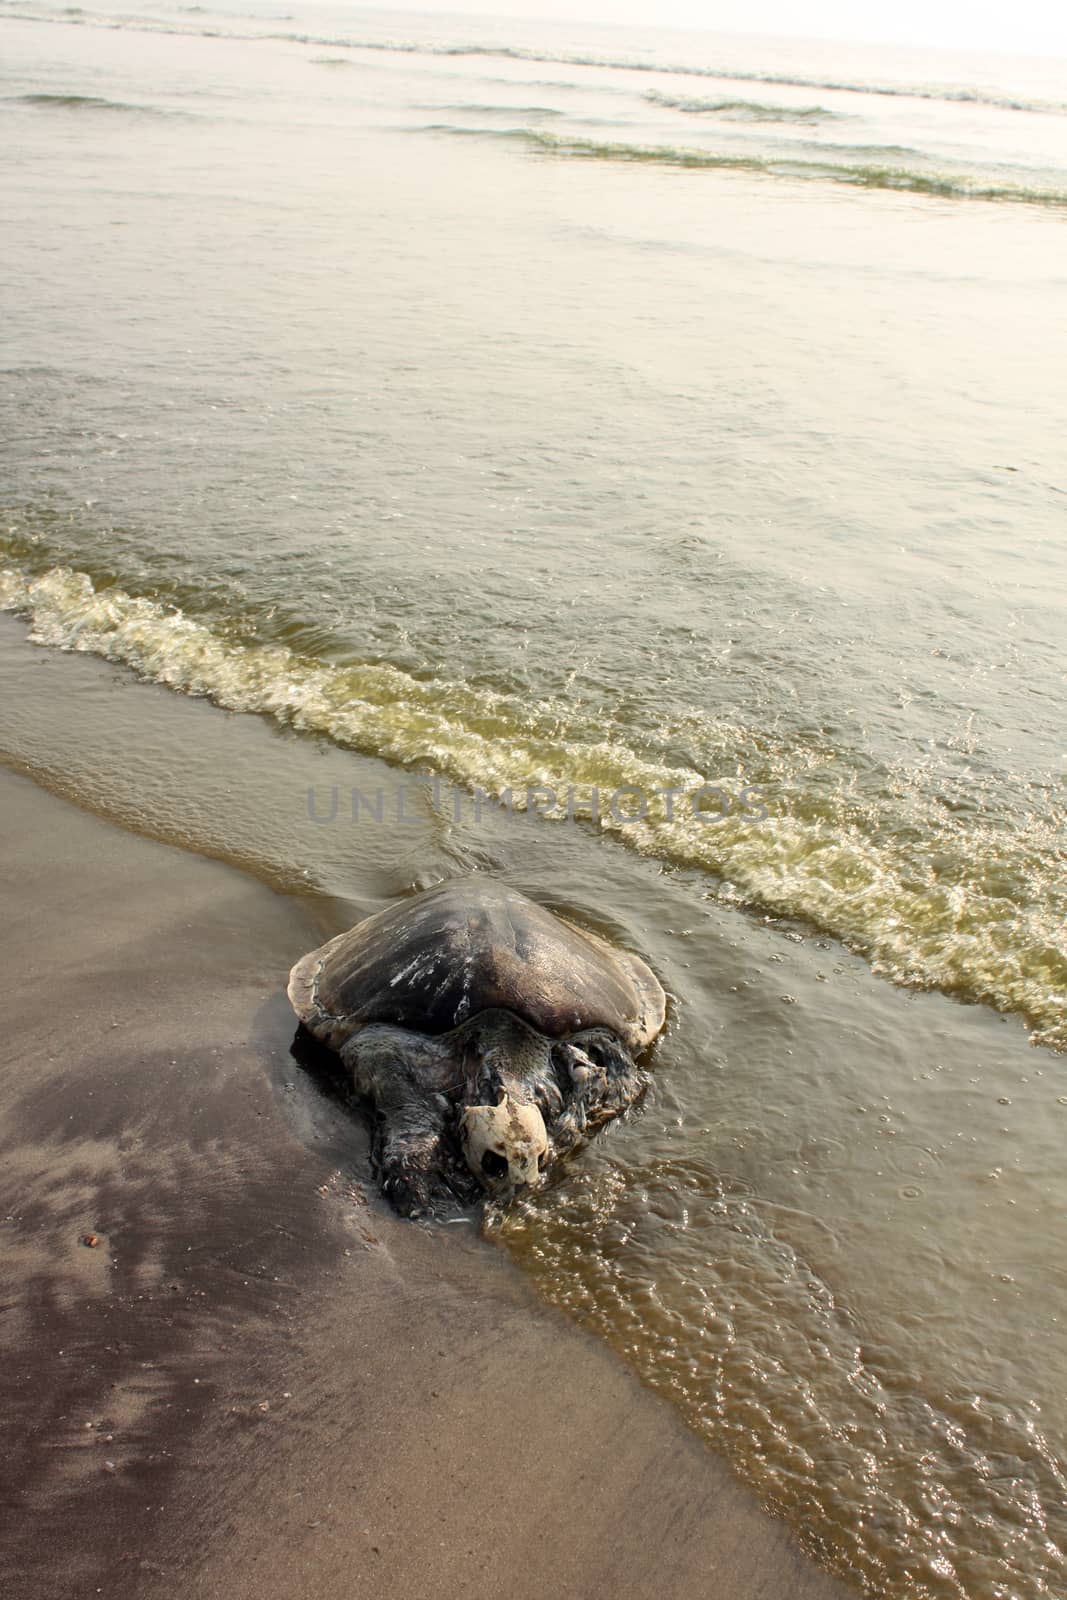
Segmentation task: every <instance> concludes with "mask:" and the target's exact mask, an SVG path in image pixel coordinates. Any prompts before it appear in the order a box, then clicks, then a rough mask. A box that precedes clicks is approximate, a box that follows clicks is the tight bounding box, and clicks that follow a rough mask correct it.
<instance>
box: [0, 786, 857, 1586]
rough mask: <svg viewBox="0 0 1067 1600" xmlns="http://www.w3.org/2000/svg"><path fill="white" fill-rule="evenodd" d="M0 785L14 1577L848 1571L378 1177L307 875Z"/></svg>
mask: <svg viewBox="0 0 1067 1600" xmlns="http://www.w3.org/2000/svg"><path fill="white" fill-rule="evenodd" d="M0 815H2V835H3V854H4V863H5V865H4V882H5V899H4V906H5V915H4V918H3V924H2V930H0V942H2V963H0V971H2V973H3V990H4V1023H5V1026H4V1032H3V1038H2V1044H0V1051H2V1057H3V1068H2V1075H0V1144H2V1159H0V1174H2V1177H0V1184H2V1191H3V1192H2V1194H0V1229H2V1244H3V1258H4V1262H5V1271H4V1292H3V1296H2V1301H3V1314H2V1316H0V1340H2V1360H0V1413H2V1418H3V1423H2V1427H3V1433H4V1441H3V1450H2V1455H0V1460H2V1463H3V1465H2V1467H0V1474H2V1483H0V1507H2V1521H3V1523H4V1524H5V1526H6V1529H7V1534H6V1554H5V1557H4V1567H5V1571H4V1583H3V1587H4V1592H5V1593H6V1595H7V1596H8V1597H9V1600H30V1597H33V1600H43V1597H46V1596H52V1595H59V1594H62V1595H64V1596H70V1597H81V1596H83V1595H85V1596H92V1595H96V1594H105V1595H108V1596H110V1597H120V1600H121V1597H123V1596H127V1595H137V1596H149V1597H151V1596H155V1595H157V1594H158V1595H164V1594H167V1595H173V1594H175V1593H181V1594H182V1595H185V1596H196V1597H205V1600H208V1597H212V1600H213V1597H215V1596H219V1597H222V1596H226V1597H227V1600H241V1597H243V1596H245V1595H253V1594H254V1595H255V1596H256V1597H257V1600H273V1597H275V1596H277V1597H279V1600H281V1597H282V1596H284V1597H285V1600H291V1597H292V1596H293V1595H294V1594H303V1595H314V1596H315V1597H316V1600H333V1597H334V1596H337V1597H341V1596H345V1597H346V1600H347V1597H349V1596H351V1595H353V1594H363V1593H366V1594H369V1595H374V1596H376V1597H387V1596H392V1595H396V1596H401V1595H403V1596H406V1597H413V1596H414V1597H418V1596H429V1595H436V1594H438V1593H443V1594H448V1593H451V1592H455V1591H457V1590H462V1591H464V1592H467V1593H473V1594H476V1595H477V1594H483V1593H485V1594H488V1593H489V1592H499V1591H501V1590H506V1591H507V1592H509V1593H510V1594H511V1595H513V1596H517V1597H524V1596H527V1595H529V1596H533V1595H535V1594H536V1595H543V1594H545V1593H551V1594H554V1595H573V1596H586V1595H591V1594H593V1593H611V1594H615V1595H624V1596H635V1597H637V1596H646V1595H647V1596H650V1597H651V1596H653V1595H655V1596H657V1597H659V1596H662V1595H672V1596H685V1595H688V1594H690V1593H692V1594H694V1595H696V1594H700V1595H701V1596H704V1595H707V1594H716V1595H723V1596H727V1595H728V1596H730V1600H749V1597H752V1600H755V1597H756V1596H768V1597H770V1596H774V1597H776V1600H777V1597H780V1596H783V1595H789V1596H790V1600H824V1597H825V1600H830V1597H833V1596H844V1595H845V1594H846V1593H847V1592H848V1591H846V1589H845V1588H843V1587H842V1586H841V1585H840V1584H838V1583H837V1582H836V1581H835V1580H833V1579H831V1578H829V1577H827V1576H826V1575H825V1574H823V1573H822V1572H821V1571H819V1570H818V1569H817V1568H816V1567H815V1566H813V1565H812V1564H811V1562H810V1561H809V1560H808V1558H807V1557H806V1556H805V1555H804V1554H803V1553H802V1552H801V1551H800V1550H799V1548H798V1547H797V1546H796V1544H795V1543H794V1541H793V1539H792V1538H791V1536H790V1534H789V1533H788V1531H787V1530H786V1528H785V1527H784V1525H782V1524H781V1523H779V1522H777V1521H776V1520H775V1519H774V1518H772V1517H770V1516H768V1515H767V1514H766V1513H765V1512H764V1511H762V1510H761V1509H760V1508H759V1507H758V1506H757V1504H756V1502H755V1501H754V1499H753V1498H752V1496H751V1495H750V1494H749V1492H748V1491H747V1490H745V1489H744V1488H743V1487H741V1486H740V1485H739V1484H738V1483H737V1482H736V1481H735V1480H734V1479H733V1478H732V1477H731V1475H730V1472H729V1470H728V1468H727V1467H726V1466H725V1465H724V1464H723V1463H722V1462H721V1461H720V1460H719V1459H718V1458H717V1457H715V1456H714V1455H712V1454H711V1453H710V1452H709V1451H708V1450H707V1449H706V1448H705V1447H704V1446H703V1445H702V1444H700V1443H699V1442H698V1441H697V1440H696V1439H695V1437H693V1436H692V1435H691V1434H689V1433H688V1432H687V1430H686V1429H685V1427H684V1425H683V1424H682V1423H681V1421H680V1420H679V1419H678V1418H677V1417H676V1415H675V1414H674V1412H673V1411H672V1410H671V1408H670V1407H669V1406H668V1405H666V1404H665V1403H663V1402H662V1401H660V1400H659V1399H657V1398H656V1397H655V1396H653V1395H652V1394H650V1393H649V1392H648V1391H646V1390H644V1389H643V1388H642V1387H641V1386H640V1384H639V1383H638V1381H637V1380H636V1379H635V1378H634V1377H633V1376H632V1374H630V1373H629V1372H628V1371H627V1370H626V1369H625V1368H624V1367H623V1366H622V1365H620V1364H619V1363H618V1362H617V1361H616V1360H615V1358H614V1357H612V1356H611V1355H610V1354H609V1353H608V1352H607V1351H606V1350H604V1349H603V1348H601V1347H600V1346H599V1345H598V1344H597V1343H596V1342H595V1341H594V1340H592V1339H591V1338H590V1337H588V1336H587V1335H586V1334H584V1333H583V1332H582V1331H581V1330H580V1329H578V1328H576V1327H574V1326H572V1325H571V1324H570V1323H569V1322H567V1321H566V1320H564V1319H563V1318H562V1317H561V1316H559V1315H558V1314H557V1313H555V1312H553V1311H551V1310H549V1309H547V1308H545V1307H543V1306H542V1305H541V1304H540V1303H539V1302H538V1301H537V1300H536V1299H535V1298H534V1297H533V1295H532V1293H531V1291H530V1290H529V1288H528V1287H527V1285H526V1283H525V1281H524V1279H523V1278H522V1277H521V1276H520V1275H519V1274H518V1273H517V1272H516V1271H515V1269H514V1268H513V1267H511V1266H510V1264H509V1263H508V1262H507V1261H506V1259H505V1258H504V1257H503V1256H502V1255H500V1254H499V1253H498V1252H497V1251H496V1250H495V1249H494V1248H493V1247H492V1246H491V1245H489V1244H486V1243H485V1242H484V1241H482V1240H481V1239H480V1238H479V1237H478V1236H477V1234H476V1233H475V1231H474V1230H473V1229H472V1228H470V1227H468V1226H466V1225H464V1224H459V1225H454V1226H449V1227H433V1228H430V1227H421V1226H418V1225H412V1224H408V1223H403V1222H401V1221H399V1220H398V1219H396V1218H394V1217H393V1216H392V1215H391V1214H390V1213H388V1212H387V1211H385V1210H384V1209H383V1208H382V1206H381V1204H380V1202H379V1201H378V1199H377V1197H376V1196H375V1194H374V1191H373V1188H365V1187H364V1185H365V1183H366V1180H367V1178H368V1171H367V1165H366V1141H365V1137H364V1135H363V1131H362V1129H361V1128H360V1127H359V1125H358V1124H356V1123H354V1122H353V1120H352V1118H351V1116H350V1115H349V1113H348V1112H347V1111H346V1110H345V1109H344V1108H343V1107H342V1106H340V1105H338V1104H336V1103H333V1102H330V1101H329V1100H327V1099H326V1098H324V1097H323V1096H321V1095H320V1094H319V1093H318V1092H311V1093H309V1092H308V1089H307V1086H306V1084H305V1083H304V1082H303V1081H302V1074H301V1070H300V1068H299V1067H298V1066H297V1065H296V1063H295V1062H294V1061H293V1059H292V1057H291V1056H290V1054H289V1045H290V1043H291V1040H292V1034H293V1024H292V1018H291V1016H290V1014H289V1011H288V1008H287V1006H286V1003H285V999H284V992H283V978H284V974H285V973H286V971H287V969H288V967H289V965H290V963H291V962H292V960H293V959H294V958H295V957H296V956H297V955H298V954H299V953H300V952H301V951H303V950H304V949H306V948H308V947H309V945H310V944H312V943H314V942H317V940H318V939H319V938H320V937H321V934H322V928H321V926H320V925H319V922H318V920H317V919H316V916H315V907H314V905H313V903H312V902H310V901H301V900H295V899H290V898H286V897H284V896H281V895H278V894H276V893H274V892H273V891H272V890H270V889H269V888H267V887H266V886H264V885H262V884H260V883H258V882H257V881H256V880H254V879H252V878H250V877H246V876H245V875H243V874H241V873H239V872H237V871H236V870H234V869H232V868H229V867H226V866H223V865H221V864H219V863H217V862H213V861H209V860H206V859H204V858H202V857H199V856H196V855H192V854H188V853H185V852H182V851H178V850H174V849H171V848H169V847H167V846H165V845H161V844H157V843H154V842H150V841H147V840H144V839H141V838H138V837H136V836H134V835H130V834H127V833H124V832H123V831H121V830H119V829H117V828H114V827H112V826H111V825H109V824H107V823H105V822H102V821H100V820H98V819H97V818H95V817H93V816H91V815H89V814H87V813H84V812H82V811H80V810H78V809H77V808H76V807H74V806H72V805H70V804H68V803H67V802H65V801H63V800H61V799H58V798H56V797H55V796H53V795H51V794H49V793H46V792H44V791H42V790H41V789H39V788H37V787H36V786H35V785H34V784H32V783H31V782H29V781H28V780H27V779H25V778H22V777H19V776H16V775H14V774H12V773H9V772H6V771H2V770H0ZM87 1239H92V1240H94V1241H95V1242H94V1243H92V1244H89V1243H86V1242H85V1241H86V1240H87Z"/></svg>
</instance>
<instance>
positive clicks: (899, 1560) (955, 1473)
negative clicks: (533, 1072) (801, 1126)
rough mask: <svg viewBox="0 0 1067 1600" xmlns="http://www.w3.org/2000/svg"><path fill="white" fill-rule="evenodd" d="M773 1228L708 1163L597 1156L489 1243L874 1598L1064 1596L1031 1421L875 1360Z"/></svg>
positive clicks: (1053, 1493) (1059, 1509)
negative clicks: (628, 1161) (640, 1164)
mask: <svg viewBox="0 0 1067 1600" xmlns="http://www.w3.org/2000/svg"><path fill="white" fill-rule="evenodd" d="M762 1211H763V1208H762V1207H761V1205H760V1203H759V1202H758V1201H756V1200H754V1199H753V1198H751V1197H750V1196H748V1195H747V1194H743V1193H738V1192H732V1191H731V1189H730V1187H729V1186H727V1185H726V1184H724V1183H723V1182H721V1181H720V1180H719V1179H718V1178H716V1177H715V1176H714V1175H713V1174H712V1173H710V1172H709V1171H708V1170H706V1169H705V1168H703V1167H701V1166H700V1165H699V1164H698V1163H695V1162H692V1161H687V1160H677V1161H659V1162H657V1163H653V1164H652V1165H651V1166H649V1167H648V1168H637V1167H633V1168H629V1169H628V1168H627V1167H626V1166H624V1165H622V1164H621V1163H620V1162H619V1161H618V1159H617V1157H614V1158H612V1159H611V1160H609V1159H608V1157H607V1156H606V1154H605V1153H604V1152H603V1151H596V1152H590V1153H589V1155H588V1156H587V1158H586V1161H585V1162H584V1163H583V1170H578V1169H571V1171H570V1173H569V1174H568V1176H567V1178H566V1180H565V1181H564V1182H562V1183H560V1184H559V1185H557V1186H556V1187H554V1188H553V1189H551V1190H549V1191H543V1192H541V1193H539V1194H536V1195H533V1196H531V1197H529V1198H528V1199H526V1200H525V1201H524V1202H523V1203H522V1204H520V1205H518V1206H516V1207H514V1208H513V1209H512V1210H511V1211H510V1212H509V1213H508V1215H507V1216H506V1217H504V1218H502V1219H496V1220H495V1221H494V1223H493V1224H492V1228H493V1232H494V1233H495V1235H496V1237H498V1238H499V1240H500V1241H501V1242H502V1243H503V1245H504V1246H505V1247H506V1248H507V1250H508V1251H509V1253H510V1254H511V1255H512V1256H513V1257H514V1258H515V1260H516V1261H517V1262H518V1263H519V1264H520V1265H521V1266H522V1267H523V1268H524V1269H525V1270H526V1271H528V1272H530V1273H531V1274H532V1275H533V1277H534V1278H535V1280H536V1282H537V1285H538V1288H539V1291H540V1292H541V1293H542V1294H543V1295H544V1296H545V1298H546V1299H548V1300H550V1301H551V1302H553V1303H554V1304H555V1305H557V1306H559V1307H561V1308H563V1309H564V1310H566V1311H568V1312H570V1313H571V1314H572V1315H573V1316H575V1317H576V1318H577V1319H578V1320H579V1321H581V1322H582V1323H583V1324H584V1325H585V1326H586V1327H588V1328H590V1329H591V1330H593V1331H595V1332H596V1333H598V1334H599V1335H601V1336H602V1337H603V1338H605V1339H607V1341H608V1342H609V1343H610V1344H611V1345H612V1346H613V1347H614V1348H615V1349H616V1350H617V1352H618V1353H619V1354H620V1355H621V1356H622V1357H623V1358H624V1359H625V1360H626V1361H627V1362H628V1363H629V1364H630V1365H631V1366H632V1367H633V1368H634V1369H635V1370H636V1371H637V1372H638V1373H639V1374H640V1375H641V1377H642V1378H643V1379H644V1380H645V1381H646V1382H647V1383H649V1384H650V1385H651V1386H652V1387H653V1388H655V1389H658V1390H660V1391H661V1392H662V1393H663V1394H665V1395H667V1396H668V1397H669V1398H670V1399H671V1400H672V1401H674V1403H675V1404H676V1405H677V1406H678V1407H679V1408H680V1409H681V1411H682V1413H683V1414H684V1416H685V1417H686V1419H687V1421H688V1422H689V1424H690V1425H691V1426H692V1427H693V1428H694V1429H695V1430H696V1432H697V1433H699V1434H701V1435H703V1436H704V1437H705V1438H706V1439H707V1440H709V1441H710V1442H711V1443H712V1444H714V1445H715V1446H716V1447H718V1448H719V1449H721V1450H723V1451H724V1452H725V1453H726V1454H727V1455H728V1456H729V1458H730V1459H731V1461H732V1463H733V1465H734V1466H735V1468H736V1470H737V1471H738V1473H739V1474H740V1475H741V1476H742V1477H743V1478H745V1479H746V1480H747V1481H748V1482H749V1483H750V1484H751V1485H752V1486H753V1487H754V1489H755V1490H756V1491H757V1493H758V1494H759V1496H760V1497H761V1499H762V1500H763V1502H764V1503H765V1504H766V1505H767V1506H768V1507H769V1508H771V1509H772V1510H774V1511H775V1512H777V1513H779V1514H781V1515H783V1516H785V1517H786V1518H787V1519H788V1520H789V1521H790V1522H791V1523H792V1525H793V1526H794V1528H795V1529H796V1531H797V1533H798V1535H799V1536H800V1538H801V1540H802V1542H803V1543H804V1544H805V1545H806V1546H807V1548H808V1549H809V1550H810V1551H811V1553H812V1554H814V1555H815V1556H816V1557H818V1558H819V1559H820V1560H822V1561H823V1562H825V1563H826V1564H827V1565H828V1566H829V1567H831V1568H832V1569H833V1570H835V1571H837V1572H839V1573H841V1574H842V1575H844V1576H847V1577H849V1578H851V1579H853V1580H856V1579H857V1578H858V1579H859V1580H860V1581H861V1583H862V1585H863V1587H864V1589H865V1590H866V1592H867V1593H869V1594H871V1595H879V1596H892V1597H893V1600H977V1597H978V1596H982V1597H983V1600H1046V1597H1053V1596H1061V1595H1063V1593H1064V1592H1065V1589H1067V1558H1065V1554H1064V1552H1065V1550H1067V1510H1065V1505H1067V1476H1065V1474H1064V1471H1063V1468H1062V1467H1061V1465H1060V1463H1059V1462H1058V1461H1057V1460H1056V1457H1055V1456H1054V1454H1053V1452H1052V1451H1051V1450H1050V1448H1049V1446H1048V1445H1047V1443H1046V1441H1045V1439H1044V1438H1043V1436H1042V1434H1041V1431H1040V1428H1039V1426H1038V1420H1037V1416H1036V1413H1035V1414H1034V1415H1030V1414H1028V1412H1027V1410H1026V1408H1025V1407H1021V1408H1019V1409H1017V1410H1016V1409H1014V1408H1012V1407H1009V1406H1008V1405H1006V1404H1004V1403H1003V1402H1002V1401H1001V1400H999V1399H998V1398H996V1397H994V1396H991V1395H985V1394H982V1393H976V1392H973V1391H964V1390H962V1389H961V1390H959V1391H958V1392H955V1393H947V1392H941V1393H939V1392H937V1389H936V1386H935V1385H933V1384H932V1383H928V1382H927V1381H926V1380H925V1378H924V1374H923V1373H922V1372H919V1371H907V1370H904V1369H903V1368H902V1367H901V1366H900V1365H899V1364H898V1363H897V1362H896V1361H895V1359H894V1357H893V1356H892V1355H890V1354H889V1353H888V1352H887V1351H884V1350H882V1349H880V1348H879V1349H876V1348H873V1347H871V1346H869V1345H868V1344H866V1343H865V1342H864V1339H863V1337H862V1336H861V1333H860V1331H859V1329H858V1327H857V1326H856V1325H855V1323H854V1321H853V1319H852V1317H851V1316H850V1313H849V1311H848V1310H847V1309H846V1308H845V1307H842V1306H841V1305H839V1304H837V1303H836V1302H835V1298H834V1295H833V1294H832V1292H831V1291H830V1289H829V1288H828V1286H827V1284H826V1283H825V1282H824V1281H823V1279H822V1278H821V1277H820V1276H819V1273H818V1272H817V1271H816V1270H813V1268H812V1267H811V1265H809V1263H808V1262H806V1261H805V1260H804V1259H803V1258H802V1256H801V1255H800V1254H798V1253H797V1251H796V1250H795V1249H794V1248H793V1247H792V1246H791V1245H790V1244H788V1243H786V1242H785V1241H784V1240H783V1238H781V1237H779V1236H778V1234H777V1233H776V1231H775V1225H774V1217H773V1212H772V1215H771V1217H770V1218H768V1217H765V1216H764V1215H762V1214H761V1213H762Z"/></svg>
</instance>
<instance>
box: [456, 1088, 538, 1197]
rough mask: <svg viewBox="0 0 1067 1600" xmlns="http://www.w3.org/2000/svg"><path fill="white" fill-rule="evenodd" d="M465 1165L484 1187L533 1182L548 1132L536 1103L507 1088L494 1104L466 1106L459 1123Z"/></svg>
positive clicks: (501, 1187) (520, 1184) (499, 1187)
mask: <svg viewBox="0 0 1067 1600" xmlns="http://www.w3.org/2000/svg"><path fill="white" fill-rule="evenodd" d="M459 1139H460V1144H461V1145H462V1146H463V1154H464V1155H465V1156H466V1158H467V1165H468V1166H469V1167H470V1169H471V1171H472V1172H473V1173H474V1175H475V1177H476V1178H477V1179H478V1181H479V1182H480V1183H482V1184H483V1185H484V1186H485V1188H487V1189H503V1188H506V1187H508V1186H509V1185H510V1186H511V1187H513V1188H521V1187H522V1186H523V1185H524V1184H531V1183H536V1182H537V1179H538V1176H539V1174H540V1172H541V1170H542V1167H543V1166H544V1163H545V1161H546V1160H547V1158H548V1134H547V1133H546V1132H545V1122H544V1118H543V1117H542V1115H541V1113H540V1111H538V1109H537V1107H536V1106H531V1105H526V1104H525V1103H524V1102H523V1101H521V1100H513V1099H512V1097H511V1096H510V1095H509V1094H507V1093H506V1092H505V1093H504V1094H503V1095H502V1096H501V1099H500V1104H499V1105H496V1106H468V1107H467V1109H466V1110H465V1111H464V1113H463V1115H462V1117H461V1118H460V1123H459Z"/></svg>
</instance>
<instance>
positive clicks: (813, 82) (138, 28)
mask: <svg viewBox="0 0 1067 1600" xmlns="http://www.w3.org/2000/svg"><path fill="white" fill-rule="evenodd" d="M5 16H9V17H15V18H20V19H23V20H26V21H31V22H51V23H55V24H58V25H62V24H64V23H66V24H67V25H73V24H77V25H78V26H91V27H101V28H109V29H117V30H120V31H127V32H134V33H162V34H179V35H188V36H191V37H198V38H212V39H214V38H222V39H239V40H244V41H247V42H249V43H258V42H280V43H288V44H300V45H312V46H317V47H319V48H326V49H332V50H362V51H375V52H385V53H387V54H392V55H423V56H444V57H456V56H471V57H490V58H493V59H499V60H508V61H532V62H543V63H545V64H546V65H550V66H564V67H582V68H593V69H600V70H602V71H614V72H641V73H655V74H661V75H663V76H665V77H683V78H701V79H707V78H710V79H713V80H715V81H717V82H722V83H759V84H769V85H774V86H779V87H782V88H795V89H815V90H823V91H829V92H831V93H838V94H860V95H880V96H882V95H884V96H889V97H890V98H893V99H902V100H943V101H947V102H949V103H957V102H958V103H960V104H965V105H980V106H992V107H995V108H996V109H998V110H1001V111H1022V112H1036V113H1047V114H1049V115H1053V116H1067V101H1062V100H1039V99H1033V98H1030V97H1028V96H1025V95H1014V94H1006V93H1002V92H1000V91H997V90H994V89H986V88H982V87H979V86H978V85H971V84H951V83H889V82H886V81H885V80H882V79H865V78H859V77H847V78H845V77H831V76H821V75H819V74H817V73H813V74H807V73H800V72H795V73H794V72H764V71H760V70H759V68H753V69H748V68H745V69H740V68H736V67H720V66H715V67H712V66H694V65H692V64H685V63H681V62H655V61H647V60H634V59H628V58H627V57H625V56H619V57H609V56H596V55H591V54H588V53H583V52H572V51H552V50H537V49H532V48H525V47H523V46H520V45H498V44H475V43H469V42H468V43H457V44H431V43H428V42H425V41H422V40H411V39H391V40H382V39H359V38H352V37H350V36H348V35H343V36H337V35H333V34H314V33H296V32H287V31H278V30H271V31H269V32H268V31H256V32H250V31H247V30H239V29H229V28H228V29H225V30H223V29H219V28H214V27H213V28H203V27H186V28H182V27H175V26H174V24H172V23H163V22H155V21H152V20H150V19H147V18H140V17H138V18H133V17H108V16H100V17H89V16H82V15H78V16H62V15H55V14H49V13H45V12H41V11H34V10H19V11H5Z"/></svg>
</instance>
